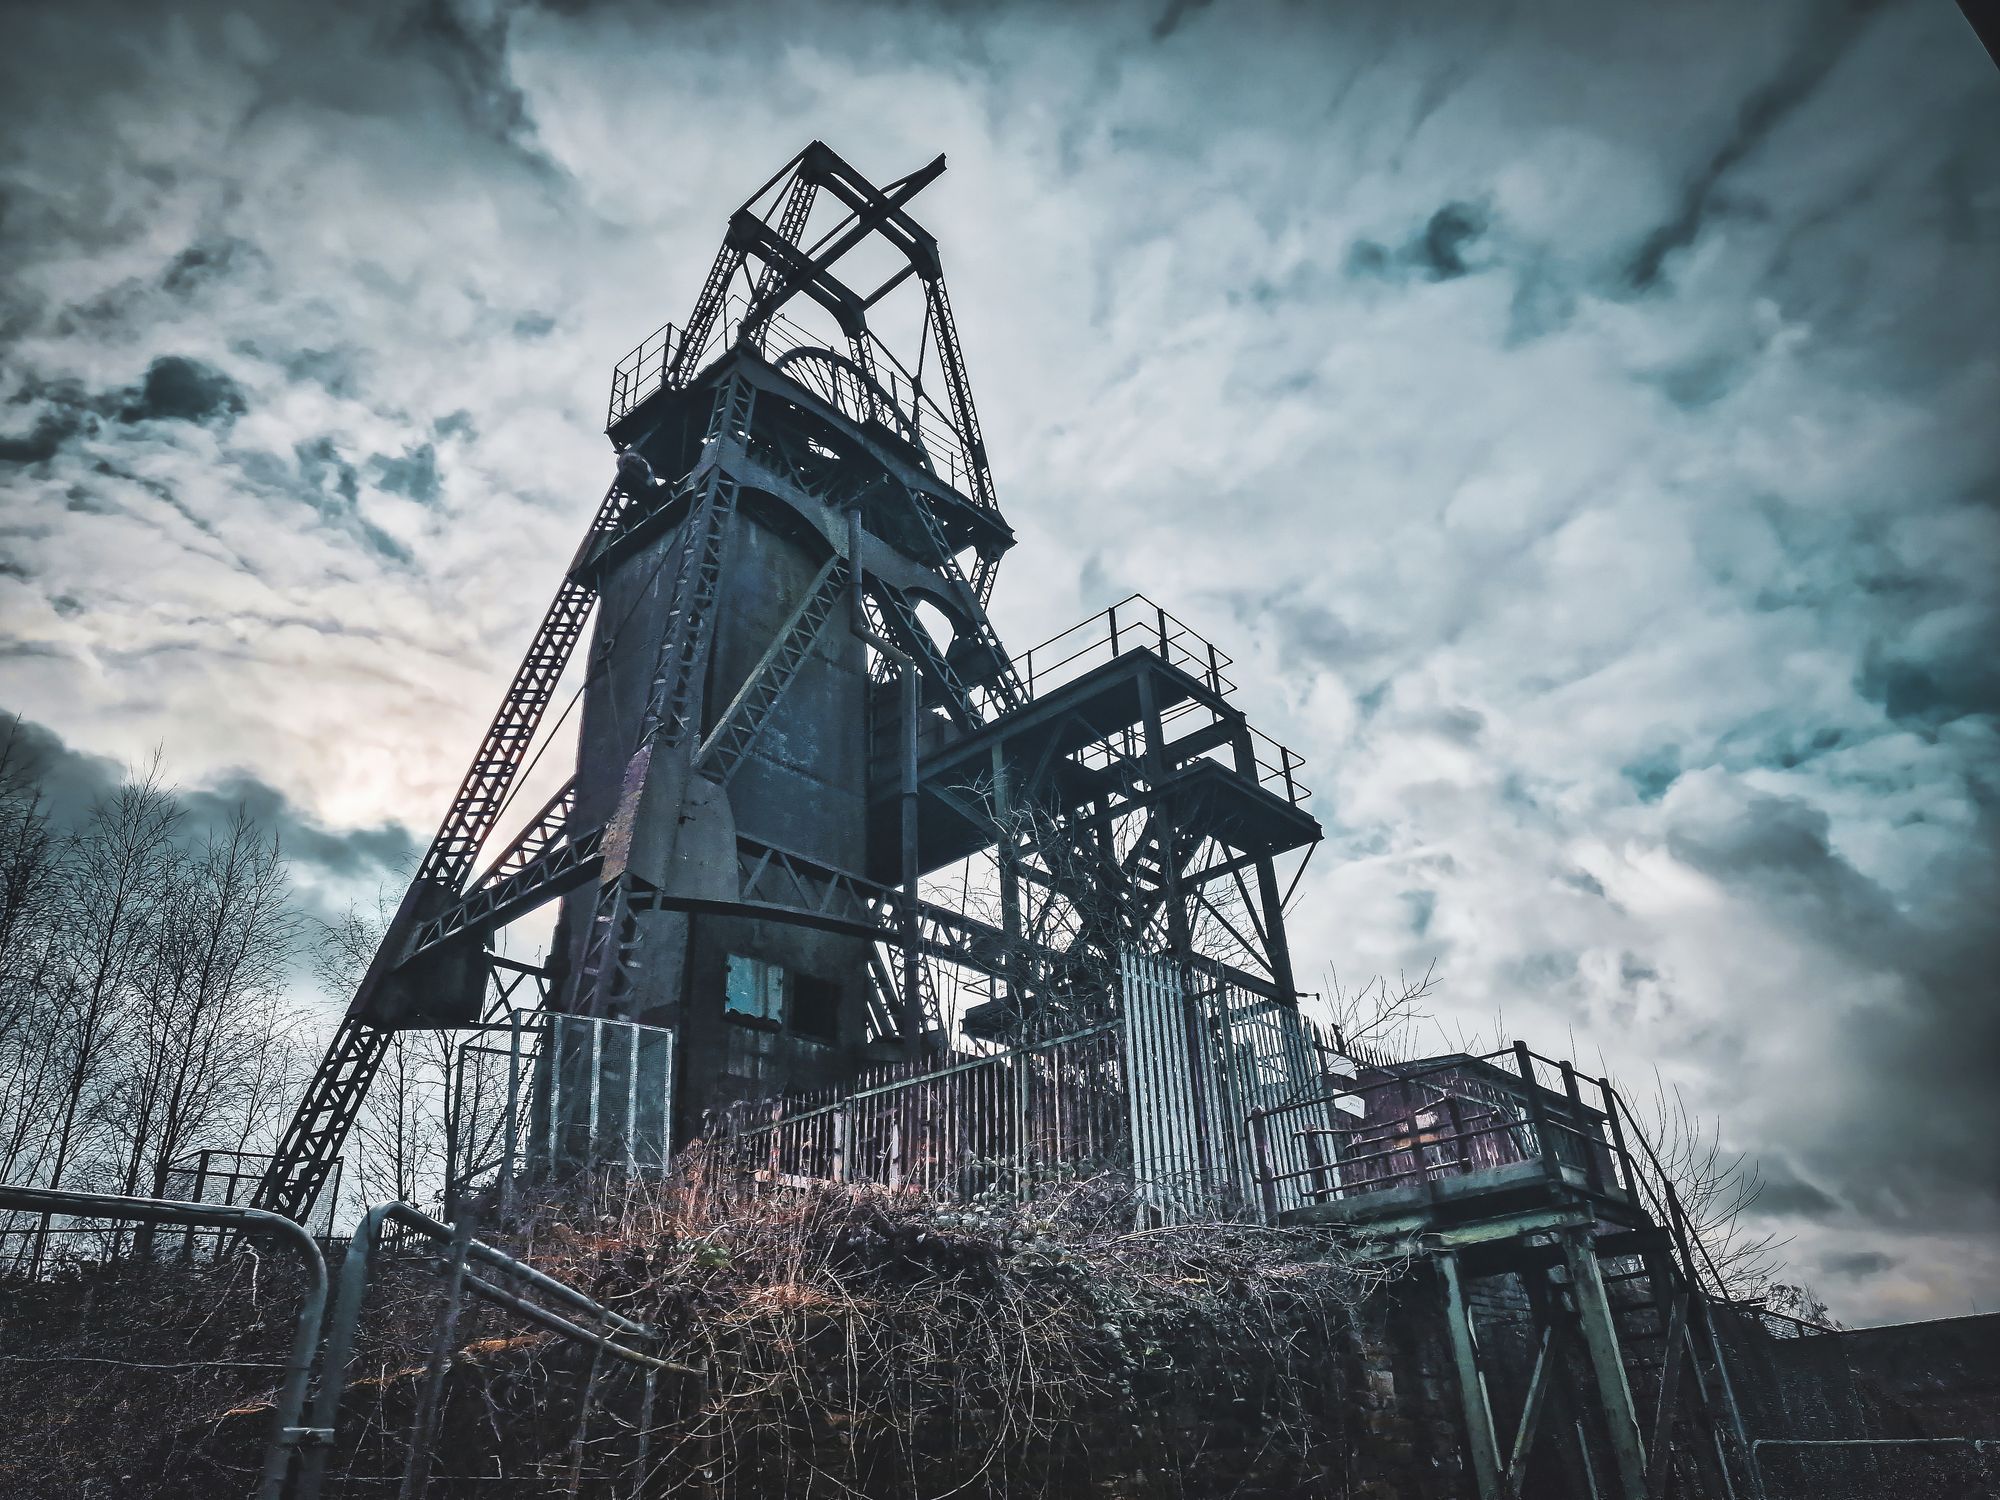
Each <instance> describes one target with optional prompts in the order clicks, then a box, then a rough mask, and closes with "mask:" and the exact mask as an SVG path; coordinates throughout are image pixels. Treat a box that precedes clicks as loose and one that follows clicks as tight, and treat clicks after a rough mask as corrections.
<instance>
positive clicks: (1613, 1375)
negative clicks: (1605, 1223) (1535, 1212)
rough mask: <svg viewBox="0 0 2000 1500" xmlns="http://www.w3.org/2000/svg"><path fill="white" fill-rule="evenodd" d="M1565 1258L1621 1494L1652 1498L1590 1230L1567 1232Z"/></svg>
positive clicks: (1621, 1497)
mask: <svg viewBox="0 0 2000 1500" xmlns="http://www.w3.org/2000/svg"><path fill="white" fill-rule="evenodd" d="M1563 1259H1564V1260H1565V1261H1566V1262H1567V1263H1568V1265H1569V1274H1570V1280H1571V1283H1572V1285H1573V1287H1574V1288H1575V1292H1576V1311H1577V1321H1578V1324H1579V1326H1580V1328H1581V1330H1582V1333H1583V1346H1584V1352H1585V1353H1586V1354H1587V1355H1588V1357H1589V1360H1590V1373H1591V1375H1592V1376H1593V1377H1594V1378H1595V1380H1596V1382H1597V1394H1598V1398H1599V1400H1600V1402H1601V1403H1602V1405H1603V1408H1604V1426H1605V1433H1606V1436H1607V1437H1608V1438H1609V1440H1610V1445H1611V1458H1612V1463H1613V1466H1614V1468H1615V1470H1616V1475H1615V1477H1616V1479H1617V1484H1618V1487H1617V1490H1616V1491H1615V1493H1616V1494H1617V1496H1618V1500H1646V1454H1645V1450H1644V1449H1643V1448H1642V1447H1641V1446H1640V1441H1639V1418H1638V1414H1637V1413H1636V1412H1635V1411H1633V1409H1632V1388H1631V1386H1630V1385H1628V1384H1627V1383H1626V1380H1625V1364H1624V1361H1623V1360H1622V1359H1620V1357H1619V1353H1618V1330H1617V1327H1616V1325H1615V1324H1613V1322H1612V1321H1611V1301H1610V1299H1609V1298H1608V1297H1606V1296H1605V1294H1604V1277H1603V1276H1602V1274H1600V1273H1599V1271H1598V1269H1597V1255H1596V1253H1595V1252H1594V1251H1593V1250H1592V1249H1591V1245H1590V1239H1589V1237H1588V1236H1587V1235H1579V1234H1571V1235H1565V1236H1564V1237H1563Z"/></svg>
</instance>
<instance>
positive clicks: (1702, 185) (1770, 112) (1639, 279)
mask: <svg viewBox="0 0 2000 1500" xmlns="http://www.w3.org/2000/svg"><path fill="white" fill-rule="evenodd" d="M1881 9H1882V4H1881V0H1845V3H1843V4H1840V5H1837V6H1828V7H1824V8H1821V7H1815V8H1813V9H1812V10H1810V11H1808V12H1807V13H1806V15H1804V16H1803V17H1802V18H1801V22H1802V24H1801V31H1802V35H1801V36H1800V38H1799V41H1798V45H1797V49H1796V50H1795V51H1794V52H1792V54H1791V55H1790V56H1789V57H1787V58H1786V59H1785V61H1784V63H1783V65H1782V66H1781V67H1780V68H1779V70H1778V72H1777V74H1776V75H1775V76H1774V77H1772V78H1771V79H1769V80H1768V81H1767V82H1765V83H1762V84H1760V85H1759V86H1758V87H1757V88H1755V89H1753V90H1752V91H1751V93H1750V94H1749V96H1748V97H1747V98H1745V99H1744V101H1743V103H1742V106H1741V107H1740V108H1739V109H1738V110H1737V114H1736V122H1735V126H1734V128H1733V129H1732V130H1731V131H1730V132H1729V134H1728V135H1727V136H1726V137H1725V138H1724V139H1723V141H1722V142H1721V144H1720V145H1718V146H1717V147H1716V148H1715V150H1714V152H1713V153H1712V154H1711V155H1710V156H1709V157H1708V159H1707V160H1706V161H1704V162H1703V163H1702V164H1701V167H1700V169H1699V170H1698V171H1697V172H1696V173H1695V174H1694V176H1693V177H1692V178H1691V179H1690V180H1689V181H1688V183H1687V185H1686V186H1685V187H1684V188H1683V189H1682V192H1681V201H1680V204H1679V207H1678V209H1677V210H1676V212H1675V214H1674V216H1673V217H1672V218H1671V219H1669V220H1667V221H1666V222H1665V223H1663V224H1661V225H1660V226H1659V227H1658V228H1656V229H1654V230H1653V232H1652V233H1651V234H1649V235H1647V236H1646V240H1645V243H1644V244H1642V245H1641V246H1640V247H1639V249H1638V252H1637V253H1636V254H1635V255H1634V256H1633V257H1632V263H1631V265H1630V266H1629V267H1628V268H1627V269H1626V273H1625V274H1626V278H1627V280H1628V281H1630V283H1631V284H1632V286H1633V287H1635V288H1637V289H1639V290H1641V291H1644V290H1647V289H1649V288H1650V287H1652V286H1653V285H1654V284H1655V283H1656V282H1657V281H1658V280H1659V278H1660V270H1661V267H1662V266H1663V265H1664V264H1665V262H1666V258H1667V257H1668V256H1669V255H1671V254H1673V253H1674V252H1675V251H1676V250H1685V249H1686V248H1687V247H1688V246H1689V245H1691V244H1693V243H1694V241H1695V239H1696V238H1697V236H1699V235H1700V233H1701V230H1702V227H1703V222H1704V220H1705V219H1706V218H1707V216H1708V215H1710V214H1711V213H1713V212H1715V211H1716V209H1717V207H1718V205H1717V192H1718V189H1719V188H1720V186H1721V184H1722V183H1723V181H1724V180H1725V179H1726V178H1727V176H1728V175H1729V172H1730V170H1731V169H1732V168H1734V167H1736V166H1738V165H1739V164H1741V163H1742V162H1743V161H1744V160H1746V159H1747V158H1748V157H1749V156H1750V155H1751V154H1752V153H1753V152H1755V151H1756V150H1757V149H1758V148H1759V147H1760V146H1762V145H1763V144H1764V143H1765V142H1766V141H1768V140H1769V139H1770V138H1771V135H1772V133H1773V132H1774V131H1776V130H1777V129H1778V128H1779V127H1780V126H1781V125H1783V124H1784V123H1785V122H1786V121H1787V120H1789V119H1790V118H1792V117H1793V116H1794V115H1795V114H1796V113H1797V112H1798V109H1799V106H1800V105H1801V104H1803V103H1804V102H1805V100H1806V99H1807V98H1808V97H1809V96H1810V95H1811V94H1812V92H1813V90H1814V89H1816V88H1818V87H1819V86H1820V84H1821V83H1822V82H1824V81H1825V79H1826V76H1827V74H1828V73H1830V72H1832V71H1833V68H1834V66H1835V65H1836V64H1837V63H1838V62H1840V60H1841V58H1842V57H1843V56H1845V55H1846V53H1847V51H1848V49H1849V48H1851V47H1852V46H1854V45H1855V43H1856V41H1857V40H1858V39H1859V38H1860V36H1861V35H1862V33H1863V31H1864V29H1865V28H1866V26H1867V25H1868V22H1869V20H1870V19H1871V18H1872V17H1873V16H1874V14H1875V13H1876V12H1877V11H1879V10H1881Z"/></svg>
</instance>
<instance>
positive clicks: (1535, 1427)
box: [1507, 1323, 1562, 1500]
mask: <svg viewBox="0 0 2000 1500" xmlns="http://www.w3.org/2000/svg"><path fill="white" fill-rule="evenodd" d="M1561 1358H1562V1355H1561V1352H1560V1351H1559V1350H1558V1349H1557V1348H1556V1328H1555V1324H1553V1323H1547V1324H1544V1325H1543V1327H1542V1342H1541V1345H1540V1347H1539V1348H1537V1349H1536V1350H1535V1368H1534V1371H1533V1373H1531V1374H1530V1375H1529V1376H1528V1394H1527V1396H1526V1397H1525V1398H1524V1399H1523V1400H1522V1402H1521V1423H1520V1425H1519V1426H1518V1427H1516V1428H1515V1429H1514V1450H1513V1452H1512V1453H1511V1454H1510V1455H1509V1457H1508V1459H1507V1500H1520V1495H1521V1487H1522V1486H1523V1485H1524V1484H1526V1483H1527V1482H1528V1456H1529V1455H1530V1454H1531V1453H1533V1452H1534V1451H1535V1438H1536V1436H1537V1435H1538V1434H1539V1433H1540V1431H1541V1425H1542V1408H1543V1407H1544V1406H1546V1405H1547V1404H1548V1396H1549V1372H1550V1370H1551V1369H1553V1368H1554V1366H1555V1363H1556V1361H1557V1360H1559V1359H1561Z"/></svg>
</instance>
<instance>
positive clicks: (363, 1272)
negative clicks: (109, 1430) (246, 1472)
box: [243, 1202, 680, 1500]
mask: <svg viewBox="0 0 2000 1500" xmlns="http://www.w3.org/2000/svg"><path fill="white" fill-rule="evenodd" d="M243 1211H244V1212H248V1210H243ZM391 1219H394V1220H395V1221H396V1222H397V1223H399V1224H405V1225H408V1226H409V1227H410V1228H412V1229H414V1230H416V1231H417V1232H418V1233H419V1234H421V1235H423V1236H424V1237H425V1238H426V1239H430V1240H443V1241H449V1240H450V1239H451V1238H452V1229H451V1226H450V1225H448V1224H441V1223H439V1222H438V1221H437V1220H436V1219H433V1218H432V1217H431V1216H430V1215H429V1214H427V1213H425V1212H423V1210H421V1209H419V1208H416V1207H414V1206H413V1205H411V1204H408V1203H400V1202H399V1203H379V1204H377V1205H376V1206H375V1207H373V1208H371V1209H369V1210H368V1211H367V1212H366V1213H364V1214H363V1215H362V1216H361V1222H360V1223H359V1224H357V1225H355V1227H354V1234H353V1236H352V1238H351V1239H350V1240H349V1241H348V1249H347V1256H346V1259H344V1260H343V1261H342V1262H341V1265H340V1290H339V1293H338V1294H337V1295H336V1297H335V1298H334V1304H333V1317H332V1319H331V1321H330V1322H329V1323H328V1324H327V1332H326V1348H325V1349H324V1350H323V1351H322V1353H321V1356H320V1375H319V1384H318V1386H317V1387H316V1388H315V1390H314V1391H313V1404H312V1430H313V1431H314V1432H315V1433H319V1434H323V1435H324V1436H323V1439H322V1441H321V1442H319V1443H317V1444H315V1445H314V1446H312V1447H309V1448H307V1449H306V1450H305V1452H304V1453H303V1454H302V1455H301V1457H300V1460H299V1476H298V1484H297V1487H296V1488H295V1490H294V1492H293V1500H318V1496H319V1490H320V1482H321V1480H322V1479H323V1478H324V1476H325V1473H326V1453H327V1446H328V1445H329V1444H330V1443H331V1440H332V1435H333V1430H334V1424H335V1423H336V1422H337V1421H338V1419H339V1416H340V1397H341V1393H342V1388H343V1385H344V1383H345V1380H346V1375H347V1366H348V1362H349V1361H350V1360H351V1359H352V1358H353V1357H354V1335H355V1331H356V1329H357V1328H358V1326H359V1324H360V1321H361V1300H362V1298H363V1297H364V1296H365V1295H366V1294H367V1291H368V1281H369V1276H370V1274H371V1273H372V1272H373V1270H374V1263H375V1252H376V1250H377V1249H378V1248H379V1243H380V1240H381V1237H382V1227H383V1225H385V1224H386V1223H388V1222H389V1221H390V1220H391ZM287 1222H289V1221H287ZM314 1249H315V1252H317V1249H318V1247H317V1246H315V1247H314ZM465 1253H466V1256H467V1258H468V1259H470V1260H476V1261H479V1262H481V1263H483V1264H485V1265H490V1266H495V1267H498V1268H500V1269H502V1270H504V1271H506V1272H508V1273H509V1274H511V1275H514V1276H517V1277H519V1278H520V1279H521V1280H523V1281H526V1282H527V1283H529V1284H530V1285H531V1286H535V1287H537V1288H540V1289H541V1290H543V1291H546V1292H548V1293H549V1294H550V1295H552V1296H554V1297H556V1298H558V1299H559V1300H561V1301H564V1302H567V1303H569V1304H570V1305H571V1306H572V1307H575V1308H577V1309H579V1310H580V1311H583V1312H587V1313H589V1314H590V1315H591V1316H592V1317H595V1318H597V1319H599V1320H601V1321H603V1322H605V1323H609V1324H610V1325H612V1326H613V1327H614V1328H617V1329H619V1330H621V1331H623V1332H627V1333H631V1334H634V1335H636V1336H638V1337H642V1338H652V1337H654V1336H655V1335H654V1333H653V1330H652V1329H650V1328H648V1327H647V1326H646V1325H645V1324H643V1323H635V1322H633V1321H632V1320H631V1319H630V1318H627V1317H624V1316H623V1315H621V1314H619V1313H615V1312H613V1311H612V1310H611V1309H610V1308H608V1307H605V1306H602V1305H601V1304H599V1303H598V1302H596V1301H594V1300H592V1299H591V1298H589V1297H587V1296H585V1295H584V1294H583V1293H582V1292H579V1291H577V1290H576V1288H574V1287H571V1286H566V1285H564V1284H563V1283H562V1282H560V1281H557V1280H556V1279H555V1278H554V1277H553V1276H549V1275H547V1274H545V1273H544V1272H541V1271H538V1270H536V1269H535V1268H534V1267H533V1266H531V1265H528V1264H526V1263H525V1262H523V1261H518V1260H516V1259H515V1258H514V1257H513V1256H511V1255H508V1254H506V1253H505V1252H504V1251H500V1250H496V1249H494V1248H493V1247H492V1246H491V1245H487V1244H484V1243H482V1242H481V1241H479V1240H468V1241H467V1242H466V1246H465ZM465 1285H466V1287H467V1288H468V1289H469V1290H471V1291H472V1292H474V1293H475V1294H476V1295H478V1296H481V1297H484V1298H486V1299H487V1300H488V1301H491V1302H495V1303H498V1304H499V1305H500V1306H502V1307H505V1308H507V1309H509V1310H510V1311H512V1312H516V1313H519V1314H520V1315H521V1316H522V1317H525V1318H527V1319H528V1320H529V1321H530V1322H532V1323H535V1324H537V1325H539V1326H540V1327H543V1328H547V1329H548V1330H549V1331H550V1332H553V1333H559V1334H562V1335H563V1336H564V1337H566V1338H574V1339H577V1340H578V1341H579V1342H582V1343H587V1344H591V1345H592V1346H593V1347H598V1346H605V1345H609V1346H610V1348H609V1350H607V1352H614V1351H615V1352H618V1353H619V1354H620V1356H621V1357H629V1359H630V1362H631V1363H634V1364H641V1365H646V1366H648V1367H656V1368H662V1369H678V1368H680V1367H679V1366H676V1365H668V1364H665V1363H664V1362H663V1361H660V1360H656V1359H653V1358H652V1356H650V1355H644V1354H640V1353H639V1352H638V1351H637V1350H633V1349H625V1348H624V1346H622V1345H615V1344H612V1343H611V1341H610V1340H608V1339H606V1338H604V1337H603V1336H602V1335H601V1334H595V1333H592V1332H591V1331H590V1330H588V1329H586V1328H583V1327H580V1326H579V1325H577V1324H575V1323H573V1322H571V1321H570V1320H569V1319H568V1318H565V1317H563V1316H561V1315H560V1314H559V1313H553V1312H550V1311H549V1310H548V1309H547V1308H544V1307H540V1306H538V1305H537V1304H535V1303H532V1302H529V1301H528V1300H527V1299H526V1298H523V1297H518V1296H516V1295H515V1294H514V1293H512V1292H508V1291H505V1290H503V1289H502V1288H500V1287H497V1286H495V1285H494V1284H493V1283H492V1282H490V1281H487V1280H486V1279H485V1278H484V1277H481V1276H474V1275H472V1274H470V1273H468V1274H467V1275H466V1278H465ZM271 1500H276V1497H275V1495H273V1496H272V1497H271Z"/></svg>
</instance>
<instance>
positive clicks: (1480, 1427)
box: [1435, 1250, 1504, 1500]
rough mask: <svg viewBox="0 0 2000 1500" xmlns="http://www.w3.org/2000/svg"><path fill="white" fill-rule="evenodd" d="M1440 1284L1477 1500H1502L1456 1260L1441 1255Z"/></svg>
mask: <svg viewBox="0 0 2000 1500" xmlns="http://www.w3.org/2000/svg"><path fill="white" fill-rule="evenodd" d="M1435 1259H1436V1261H1437V1267H1438V1277H1439V1279H1440V1280H1441V1281H1442V1282H1443V1283H1444V1313H1445V1323H1446V1326H1447V1327H1448V1328H1449V1329H1450V1331H1451V1355H1452V1362H1453V1363H1454V1364H1455V1365H1457V1367H1458V1394H1459V1400H1460V1401H1461V1402H1463V1403H1464V1407H1465V1447H1466V1453H1467V1455H1468V1457H1470V1459H1471V1460H1472V1475H1473V1478H1474V1480H1476V1481H1477V1483H1478V1485H1479V1500H1504V1497H1503V1495H1502V1491H1501V1488H1500V1442H1499V1439H1498V1438H1496V1437H1495V1436H1494V1433H1493V1408H1492V1407H1491V1406H1490V1405H1488V1404H1487V1400H1486V1379H1485V1377H1484V1376H1483V1375H1482V1374H1481V1373H1480V1370H1479V1348H1478V1346H1477V1345H1476V1344H1475V1343H1474V1342H1473V1338H1472V1317H1471V1310H1470V1309H1469V1308H1468V1307H1467V1306H1466V1305H1465V1287H1464V1284H1463V1283H1462V1282H1461V1280H1460V1278H1459V1270H1458V1256H1457V1254H1456V1253H1455V1252H1453V1251H1449V1250H1446V1251H1442V1252H1440V1253H1439V1254H1438V1255H1437V1256H1436V1257H1435Z"/></svg>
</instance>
